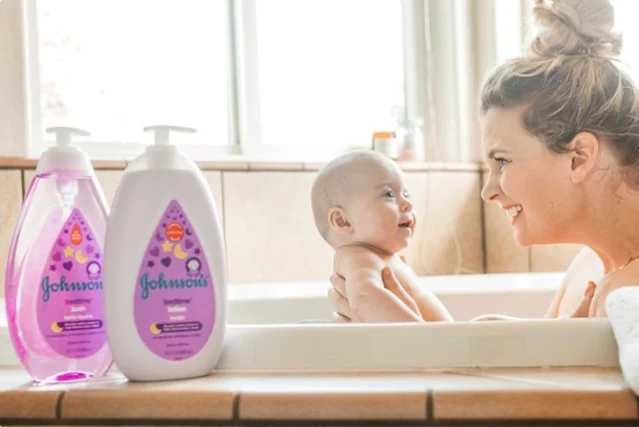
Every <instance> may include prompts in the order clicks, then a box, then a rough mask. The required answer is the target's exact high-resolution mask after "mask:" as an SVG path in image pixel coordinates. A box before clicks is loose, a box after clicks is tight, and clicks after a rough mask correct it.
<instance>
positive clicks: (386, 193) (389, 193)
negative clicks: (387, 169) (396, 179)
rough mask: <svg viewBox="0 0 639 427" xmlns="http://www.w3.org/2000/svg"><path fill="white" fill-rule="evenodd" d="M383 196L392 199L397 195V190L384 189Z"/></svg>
mask: <svg viewBox="0 0 639 427" xmlns="http://www.w3.org/2000/svg"><path fill="white" fill-rule="evenodd" d="M383 196H384V197H388V198H390V199H392V198H394V197H395V192H394V191H393V190H386V191H384V194H383Z"/></svg>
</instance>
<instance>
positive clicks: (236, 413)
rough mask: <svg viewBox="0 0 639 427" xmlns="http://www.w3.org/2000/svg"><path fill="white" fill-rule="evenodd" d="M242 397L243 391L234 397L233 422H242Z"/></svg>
mask: <svg viewBox="0 0 639 427" xmlns="http://www.w3.org/2000/svg"><path fill="white" fill-rule="evenodd" d="M241 395H242V392H241V391H238V392H237V393H236V394H235V396H233V413H232V418H231V419H232V421H239V420H240V396H241Z"/></svg>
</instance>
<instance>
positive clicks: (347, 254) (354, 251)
mask: <svg viewBox="0 0 639 427" xmlns="http://www.w3.org/2000/svg"><path fill="white" fill-rule="evenodd" d="M333 264H334V268H335V271H336V273H340V272H344V271H348V270H352V269H355V268H374V269H379V270H380V271H381V270H382V268H384V267H385V266H386V263H385V262H384V260H383V259H382V257H381V256H380V255H379V254H378V253H377V252H375V251H373V250H371V249H369V248H367V247H364V246H355V245H352V246H344V247H341V248H339V249H337V250H336V251H335V257H334V261H333Z"/></svg>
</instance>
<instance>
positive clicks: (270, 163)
mask: <svg viewBox="0 0 639 427" xmlns="http://www.w3.org/2000/svg"><path fill="white" fill-rule="evenodd" d="M37 163H38V159H35V158H26V157H25V158H23V157H2V156H0V169H35V167H36V165H37ZM196 163H197V165H198V166H199V167H200V169H202V170H206V171H247V172H248V171H256V172H260V171H298V172H301V171H318V170H319V169H320V168H321V167H322V166H323V165H324V164H325V163H324V162H304V161H293V160H270V159H263V158H262V159H258V158H252V157H246V156H240V155H237V156H228V157H220V158H219V159H213V160H206V161H196ZM399 164H400V166H401V167H402V169H403V170H404V171H407V172H480V171H481V170H482V166H481V164H480V163H472V162H468V163H461V162H399ZM126 166H127V162H126V161H124V160H94V161H93V167H94V168H95V169H96V170H124V169H125V168H126Z"/></svg>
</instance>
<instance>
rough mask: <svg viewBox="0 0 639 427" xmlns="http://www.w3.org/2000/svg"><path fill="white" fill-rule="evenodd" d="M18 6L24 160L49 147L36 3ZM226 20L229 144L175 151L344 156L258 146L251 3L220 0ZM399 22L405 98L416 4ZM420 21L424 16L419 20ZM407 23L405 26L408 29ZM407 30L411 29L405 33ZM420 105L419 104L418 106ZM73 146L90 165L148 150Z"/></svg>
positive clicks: (124, 144) (208, 155) (409, 2)
mask: <svg viewBox="0 0 639 427" xmlns="http://www.w3.org/2000/svg"><path fill="white" fill-rule="evenodd" d="M22 1H23V15H24V16H23V22H24V30H23V37H24V39H23V51H24V57H23V60H24V62H25V64H24V69H25V89H26V90H25V97H26V102H25V104H26V122H27V129H26V131H27V132H26V133H27V138H26V139H27V141H26V147H25V151H26V153H27V156H28V157H34V158H35V157H39V156H40V155H41V153H42V152H44V151H45V150H46V149H47V148H48V147H50V146H51V144H52V143H53V140H52V139H48V138H43V137H42V132H41V129H42V113H41V109H40V83H39V82H40V72H39V55H38V37H37V14H36V0H22ZM225 1H226V2H227V11H228V17H229V25H228V36H229V38H228V40H229V43H228V57H229V61H228V63H229V69H228V71H229V74H228V75H229V85H228V89H229V92H228V95H229V96H228V111H229V115H228V117H229V123H228V129H229V141H228V143H227V144H223V145H213V144H206V143H201V144H180V149H181V150H182V151H183V152H184V153H185V154H186V155H188V156H190V157H192V158H193V159H195V160H219V159H226V158H228V159H233V158H236V157H238V156H241V157H249V158H256V159H262V158H263V159H278V160H303V161H321V160H325V159H329V158H330V157H332V156H335V155H337V154H339V153H341V152H343V151H344V149H345V148H346V147H339V148H332V149H326V148H323V147H304V146H272V145H265V144H263V143H262V136H261V116H260V111H259V108H260V102H259V93H260V90H259V89H260V88H259V64H258V63H257V62H258V59H257V58H258V55H257V53H258V52H257V31H256V0H225ZM400 1H401V3H402V5H401V7H402V19H403V23H404V24H403V26H404V31H403V51H404V58H405V61H404V67H403V68H404V70H403V74H404V82H403V85H404V87H405V94H409V93H412V91H414V88H415V87H417V86H419V85H420V83H419V82H418V81H417V79H418V77H417V76H421V75H423V74H424V73H423V72H421V71H423V70H419V69H409V67H415V66H418V65H419V64H420V63H418V62H416V61H414V60H411V56H415V55H411V54H410V52H411V51H413V50H414V49H421V51H424V47H423V43H424V38H423V37H421V36H420V33H419V31H422V32H423V29H424V23H423V22H421V21H423V20H420V19H415V16H411V13H412V11H413V10H415V7H416V5H418V4H419V3H421V0H400ZM422 16H423V15H422ZM407 23H408V24H407ZM406 27H410V30H408V31H407V30H406ZM404 99H405V100H406V101H405V105H403V106H401V107H402V108H403V109H404V111H406V112H407V114H405V115H404V117H402V119H406V118H411V116H413V117H414V116H419V115H420V114H422V117H423V113H421V111H420V110H423V108H420V107H419V105H417V106H416V104H420V102H419V100H416V99H415V97H409V96H405V97H404ZM421 104H423V102H422V103H421ZM77 146H78V147H79V148H81V149H82V150H84V151H85V152H86V153H87V154H88V155H89V157H90V158H92V159H95V160H131V159H133V158H135V157H136V156H138V155H139V154H141V153H142V152H143V151H144V148H145V147H146V146H147V145H146V144H145V143H143V142H141V141H120V142H116V141H90V142H78V143H77Z"/></svg>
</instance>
